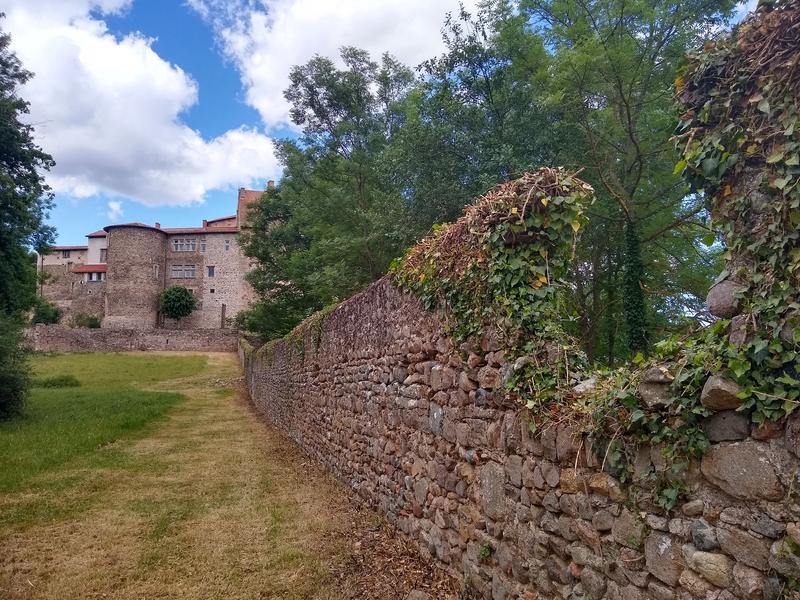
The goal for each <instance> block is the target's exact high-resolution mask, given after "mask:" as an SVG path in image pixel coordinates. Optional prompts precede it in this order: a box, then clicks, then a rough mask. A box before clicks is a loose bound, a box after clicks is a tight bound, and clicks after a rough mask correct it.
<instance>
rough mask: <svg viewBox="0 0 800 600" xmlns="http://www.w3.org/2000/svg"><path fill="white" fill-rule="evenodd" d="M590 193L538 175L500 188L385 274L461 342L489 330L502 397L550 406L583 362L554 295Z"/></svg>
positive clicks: (569, 180) (561, 176) (552, 172)
mask: <svg viewBox="0 0 800 600" xmlns="http://www.w3.org/2000/svg"><path fill="white" fill-rule="evenodd" d="M593 197H594V191H593V190H592V188H591V186H590V185H589V184H587V183H585V182H583V181H582V180H580V179H579V178H578V177H577V176H576V174H573V173H569V172H567V171H565V170H564V169H558V168H543V169H540V170H538V171H536V172H534V173H525V174H524V175H522V177H520V178H519V179H516V180H514V181H510V182H507V183H504V184H501V185H499V186H497V187H495V188H494V189H492V190H491V191H489V192H488V193H487V194H485V195H484V196H483V197H482V198H481V199H480V200H479V201H478V202H476V203H475V204H472V205H470V206H469V207H467V208H466V209H465V211H464V216H463V217H461V218H460V219H458V220H457V221H456V222H454V223H451V224H447V225H442V226H440V227H439V228H438V229H437V230H436V231H435V232H434V234H433V235H432V236H431V237H429V238H427V239H425V240H423V241H422V242H420V243H419V244H417V245H416V246H414V247H413V248H412V249H411V250H410V251H409V252H408V254H406V256H405V257H404V258H402V259H401V260H399V261H397V262H396V263H395V264H394V265H393V267H392V275H393V279H394V282H395V283H396V284H397V285H398V286H399V287H401V288H403V289H406V290H408V291H410V292H411V293H413V294H415V295H417V296H418V297H419V298H420V299H421V300H422V302H423V304H424V305H425V307H426V308H429V309H430V308H434V307H444V310H445V316H446V323H447V324H448V326H449V327H450V329H451V331H450V333H451V334H452V335H453V336H454V338H455V339H456V340H458V341H460V342H464V341H467V340H469V339H471V338H475V337H479V336H480V335H482V334H483V332H484V331H487V330H490V331H492V333H493V334H496V335H497V336H498V337H499V338H500V339H499V342H500V346H501V347H502V348H503V349H504V350H505V352H506V353H507V356H510V357H511V358H512V361H513V360H514V359H519V360H516V362H515V363H514V366H515V368H514V370H513V373H510V374H509V378H508V381H507V384H508V385H507V387H508V390H509V392H510V393H511V394H512V395H513V396H515V397H517V399H521V400H522V401H523V402H525V403H526V404H527V405H528V407H529V408H533V407H542V406H545V405H550V404H552V401H553V400H556V399H561V398H562V392H563V391H564V390H565V389H569V385H568V384H570V382H572V383H573V385H574V379H575V375H576V374H577V373H578V372H579V370H581V369H585V368H586V361H585V358H584V356H583V355H582V353H581V352H580V351H577V344H575V343H574V342H573V341H572V340H571V339H570V338H569V337H568V336H567V335H566V334H565V332H564V331H563V329H562V328H561V326H560V323H561V322H562V319H563V317H562V315H561V314H560V311H559V308H560V306H561V302H560V293H561V292H562V291H563V289H564V287H565V285H567V284H566V282H565V281H564V279H563V278H564V276H565V275H566V273H567V269H568V267H569V264H570V262H571V260H572V254H573V250H574V247H575V242H576V236H577V235H578V232H579V231H580V229H581V228H582V227H583V225H584V223H585V218H586V217H585V211H586V208H587V206H588V205H589V204H590V203H591V202H592V200H593Z"/></svg>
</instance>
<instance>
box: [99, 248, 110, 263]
mask: <svg viewBox="0 0 800 600" xmlns="http://www.w3.org/2000/svg"><path fill="white" fill-rule="evenodd" d="M100 262H101V263H104V262H108V248H100Z"/></svg>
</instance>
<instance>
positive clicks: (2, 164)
mask: <svg viewBox="0 0 800 600" xmlns="http://www.w3.org/2000/svg"><path fill="white" fill-rule="evenodd" d="M3 16H4V15H2V13H0V17H3ZM10 44H11V38H10V36H9V35H8V34H7V33H5V32H2V31H0V417H7V416H10V415H12V414H15V413H16V412H18V411H19V410H20V409H21V407H22V403H23V400H24V397H25V393H26V389H27V367H26V364H25V353H24V352H23V351H22V350H21V348H20V343H21V334H20V328H21V326H22V322H23V318H22V313H23V312H24V311H26V310H28V309H29V308H30V307H31V306H32V305H33V303H34V301H35V298H36V264H35V261H34V260H31V256H30V249H31V248H33V249H37V250H41V249H43V248H46V247H47V246H49V245H51V244H52V242H53V238H54V231H53V229H52V228H51V227H48V226H47V225H45V222H44V221H45V218H46V216H47V213H48V210H49V209H50V207H51V206H52V194H51V192H50V189H49V188H48V187H47V185H46V184H45V182H44V178H43V176H42V173H43V172H45V171H47V170H49V169H50V168H51V167H52V166H53V164H54V163H53V160H52V158H51V157H50V156H49V155H48V154H46V153H45V152H44V151H42V149H41V148H39V146H37V145H36V143H35V142H34V140H33V127H32V126H31V125H29V124H26V123H25V122H24V115H26V114H27V113H28V103H27V102H26V101H25V100H23V99H22V98H21V97H20V96H19V95H18V90H19V88H20V86H22V85H23V84H24V83H25V82H26V81H28V80H29V79H30V77H32V74H31V73H29V72H28V71H26V70H25V69H23V68H22V65H21V63H20V61H19V59H18V58H17V57H16V55H15V54H14V53H13V52H12V51H11V49H10Z"/></svg>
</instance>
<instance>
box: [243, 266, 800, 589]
mask: <svg viewBox="0 0 800 600" xmlns="http://www.w3.org/2000/svg"><path fill="white" fill-rule="evenodd" d="M296 333H297V335H295V336H291V337H290V338H289V340H279V341H276V342H272V343H270V344H267V345H266V346H263V347H261V348H259V349H257V350H255V349H253V348H252V347H251V346H250V345H249V344H248V343H247V342H245V341H242V342H241V344H240V354H241V357H242V360H243V362H244V365H245V369H246V378H247V383H248V386H249V389H250V392H251V396H252V400H253V402H254V403H255V405H256V406H257V407H258V409H259V410H260V411H261V412H263V413H264V414H265V415H267V416H268V417H269V418H270V419H271V420H272V421H273V422H275V423H276V424H277V425H279V426H280V427H281V428H283V429H284V430H285V431H286V432H287V433H288V434H289V435H290V436H291V437H292V438H293V439H294V440H295V441H296V442H297V443H298V444H299V445H300V446H301V447H302V448H303V449H304V450H305V451H306V452H307V453H308V454H310V455H311V456H312V457H314V458H315V459H316V460H318V461H320V462H322V463H324V464H325V465H327V467H328V468H330V470H331V471H332V472H333V473H335V474H336V475H337V476H338V477H339V478H340V479H341V480H343V481H344V482H346V483H347V484H348V485H349V486H350V487H351V488H352V489H353V490H354V491H355V493H356V494H358V495H359V496H360V497H361V498H363V499H364V500H365V501H366V502H367V503H369V504H370V505H372V506H374V507H376V508H378V509H379V510H380V511H381V512H383V513H384V514H385V515H387V517H388V518H389V519H390V520H391V521H392V522H393V523H394V524H395V525H396V526H397V527H398V528H399V529H400V530H401V531H402V532H404V533H405V534H406V535H408V536H409V537H411V538H412V539H414V540H416V541H418V542H419V544H420V546H421V548H422V550H423V552H426V553H429V554H430V555H431V556H432V557H434V556H435V557H436V558H437V559H438V560H439V561H441V562H442V563H443V564H445V565H447V566H448V567H449V568H450V569H451V570H452V571H453V572H455V573H457V574H459V575H461V576H463V578H464V583H465V587H466V588H468V589H471V590H473V592H474V593H475V595H476V596H477V597H480V598H493V599H497V600H499V599H503V598H527V599H534V598H543V599H544V598H574V599H580V598H591V599H601V598H606V599H609V600H618V599H619V600H622V599H624V600H639V599H642V600H644V599H648V598H653V599H657V600H667V599H679V600H691V599H700V598H705V599H718V600H723V599H733V598H743V599H751V600H752V599H762V598H763V599H777V598H779V597H796V596H792V595H791V594H792V593H794V592H788V591H787V590H785V589H784V585H785V582H786V580H787V578H800V557H799V556H798V555H797V554H796V549H797V548H798V544H800V527H798V522H799V521H800V506H798V503H797V493H796V491H794V490H796V488H797V485H798V481H797V472H798V466H799V465H800V462H799V461H798V453H800V419H798V418H790V419H789V420H788V422H787V423H785V424H776V425H774V426H770V427H758V428H755V429H753V428H752V427H751V424H750V422H749V420H748V419H747V418H746V417H744V416H742V415H741V414H739V413H736V412H733V411H722V412H716V413H715V414H714V415H713V416H711V417H709V418H708V421H707V423H706V426H707V433H708V436H709V439H710V440H711V442H712V446H711V448H710V450H709V451H708V452H707V453H706V454H705V456H704V458H703V459H702V461H701V462H699V463H697V464H694V465H692V466H691V468H690V471H689V474H688V477H687V478H686V481H687V484H688V486H689V490H688V498H687V499H686V500H685V501H682V502H681V503H679V504H678V505H677V506H676V507H675V508H674V509H673V510H672V511H670V512H665V511H663V510H661V509H658V508H657V507H655V506H654V505H651V504H644V505H642V504H636V503H634V502H633V501H632V500H631V496H629V494H628V490H627V489H626V487H625V485H623V484H622V483H621V482H620V481H618V480H617V479H615V478H614V477H612V475H611V474H609V472H608V471H612V470H611V469H610V468H608V464H607V463H606V461H605V460H604V459H605V457H604V456H601V455H596V454H595V453H594V452H593V451H592V449H591V448H590V445H589V444H588V443H587V442H586V440H583V439H581V438H580V437H576V436H575V435H574V434H573V433H572V430H571V428H570V427H569V426H568V425H566V424H560V425H559V424H556V425H551V426H549V427H546V428H544V429H543V430H541V431H539V432H538V433H537V434H536V435H533V434H531V432H530V430H529V427H528V419H527V418H526V414H525V411H524V409H520V408H519V407H515V406H508V405H505V404H504V402H505V401H504V400H503V398H504V397H505V396H504V394H502V393H501V392H500V390H499V389H498V388H499V387H500V386H501V385H502V383H501V382H502V379H503V376H504V374H505V373H506V370H507V365H506V361H505V358H504V353H503V350H502V349H501V348H498V347H497V344H496V342H494V341H493V340H492V339H491V338H488V337H487V338H484V339H483V340H482V341H481V343H480V345H479V346H478V345H477V344H476V345H475V346H474V347H469V346H462V347H460V348H455V347H454V345H453V342H452V340H451V339H450V338H449V337H448V336H447V335H446V334H445V333H444V329H443V327H442V323H441V321H440V320H439V317H438V316H437V315H436V314H435V313H432V312H429V311H426V310H424V309H423V308H422V306H421V305H420V303H419V302H418V301H417V300H416V299H415V298H412V297H410V296H408V295H406V294H403V293H402V292H400V291H399V290H398V289H397V288H395V287H394V286H393V285H392V284H391V283H390V281H389V280H388V278H384V279H382V280H380V281H378V282H376V283H374V284H373V285H371V286H370V287H369V288H367V289H366V290H365V291H363V292H362V293H360V294H358V295H356V296H354V297H353V298H351V299H349V300H347V301H346V302H344V303H343V304H341V305H340V306H338V307H337V308H336V309H335V310H334V311H333V312H332V313H330V314H329V315H328V316H327V317H326V318H324V319H312V320H309V321H307V322H306V323H305V324H304V325H302V326H301V327H300V329H299V332H296ZM598 454H599V453H598ZM637 463H638V464H637V465H636V468H637V470H640V471H641V472H645V471H652V472H658V471H659V470H660V469H663V459H662V455H661V453H660V451H659V449H658V448H649V447H643V448H642V449H641V451H640V453H639V458H638V460H637ZM612 472H613V471H612ZM781 594H784V595H783V596H781Z"/></svg>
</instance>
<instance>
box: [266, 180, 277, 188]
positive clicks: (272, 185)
mask: <svg viewBox="0 0 800 600" xmlns="http://www.w3.org/2000/svg"><path fill="white" fill-rule="evenodd" d="M274 188H275V182H274V181H273V180H272V179H270V180H269V181H268V182H267V189H268V190H271V189H274Z"/></svg>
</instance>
